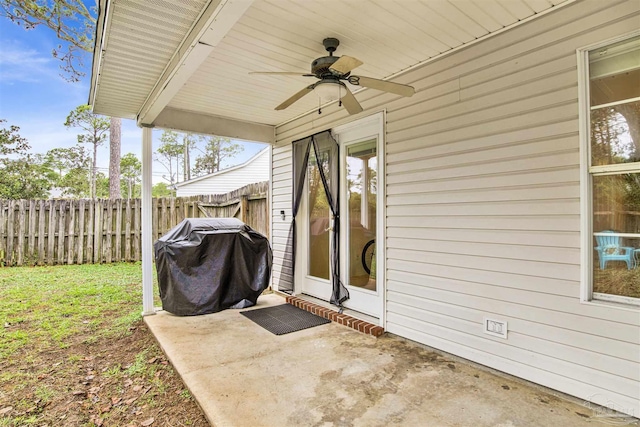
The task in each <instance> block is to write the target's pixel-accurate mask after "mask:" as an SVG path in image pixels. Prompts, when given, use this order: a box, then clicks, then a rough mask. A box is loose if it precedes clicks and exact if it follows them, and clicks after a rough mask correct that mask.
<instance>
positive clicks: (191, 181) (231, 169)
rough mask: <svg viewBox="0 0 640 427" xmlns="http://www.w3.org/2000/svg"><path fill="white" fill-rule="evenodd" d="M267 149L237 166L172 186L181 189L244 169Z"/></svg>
mask: <svg viewBox="0 0 640 427" xmlns="http://www.w3.org/2000/svg"><path fill="white" fill-rule="evenodd" d="M268 149H269V147H266V148H263V149H262V150H260V151H258V152H257V153H256V155H255V156H253V157H252V158H250V159H249V160H247V161H246V162H244V163H240V164H239V165H235V166H231V167H230V168H227V169H222V170H221V171H217V172H213V173H209V174H206V175H202V176H199V177H197V178H193V179H190V180H188V181H182V182H177V183H175V184H173V185H174V187H176V188H178V187H182V186H183V185H187V184H193V183H194V182H198V181H202V180H203V179H207V178H212V177H214V176H220V175H224V174H225V173H227V172H232V171H234V170H237V169H241V168H245V167H247V166H249V165H250V164H251V163H253V162H255V161H256V159H258V158H259V157H260V156H262V155H264V154H265V153H266V152H267V150H268Z"/></svg>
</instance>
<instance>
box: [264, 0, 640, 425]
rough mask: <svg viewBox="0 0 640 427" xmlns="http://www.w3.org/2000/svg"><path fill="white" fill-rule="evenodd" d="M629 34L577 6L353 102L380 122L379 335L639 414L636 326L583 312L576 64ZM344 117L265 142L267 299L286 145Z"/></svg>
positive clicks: (633, 4)
mask: <svg viewBox="0 0 640 427" xmlns="http://www.w3.org/2000/svg"><path fill="white" fill-rule="evenodd" d="M639 22H640V4H639V3H638V1H637V0H630V1H607V2H601V1H595V0H594V1H580V2H576V3H574V4H572V5H569V6H566V7H564V8H562V9H559V10H557V11H555V12H552V13H549V14H547V15H544V16H542V17H540V18H539V19H536V20H533V21H530V22H528V23H525V24H523V25H521V26H519V27H516V28H514V29H511V30H509V31H505V32H503V33H501V34H499V35H497V36H495V37H492V38H490V39H488V40H486V41H484V42H481V43H478V44H475V45H473V46H471V47H469V48H467V49H463V50H460V51H458V52H455V53H453V54H450V55H447V56H445V57H443V58H441V59H439V60H436V61H433V62H430V63H427V64H425V65H424V66H423V67H421V68H419V69H415V70H412V71H410V72H408V73H406V74H404V75H402V76H400V77H398V78H397V79H395V80H394V81H396V82H398V83H406V84H411V85H413V86H414V87H415V88H416V90H417V93H416V95H414V96H413V97H411V98H399V97H397V96H395V95H390V94H384V93H381V92H378V91H375V90H366V91H364V92H362V93H360V94H357V95H356V96H357V98H358V100H359V101H360V102H361V104H362V105H363V107H364V108H365V111H364V112H363V113H362V114H360V115H359V116H358V117H362V116H365V115H368V114H371V113H373V112H376V111H380V110H381V109H386V111H387V123H386V156H387V164H386V165H387V172H386V194H387V199H386V207H385V209H386V221H387V229H386V231H387V240H386V245H385V249H386V257H387V283H386V295H387V299H386V325H385V326H386V330H387V331H389V332H392V333H395V334H398V335H401V336H403V337H407V338H410V339H413V340H416V341H418V342H421V343H424V344H427V345H430V346H433V347H436V348H439V349H442V350H444V351H448V352H451V353H453V354H456V355H459V356H461V357H465V358H467V359H470V360H473V361H476V362H479V363H482V364H485V365H488V366H491V367H493V368H496V369H499V370H502V371H505V372H508V373H511V374H514V375H516V376H519V377H522V378H525V379H528V380H531V381H534V382H537V383H540V384H543V385H546V386H549V387H551V388H554V389H557V390H560V391H562V392H566V393H569V394H572V395H574V396H578V397H580V398H582V399H585V400H591V401H594V402H596V403H600V404H603V405H607V404H609V403H611V402H613V403H614V404H615V406H616V409H619V410H622V411H624V412H627V413H632V414H635V416H638V414H640V313H639V312H638V311H637V310H630V309H621V308H617V307H613V306H607V305H596V304H583V303H581V301H580V271H581V266H580V261H581V256H580V253H581V247H580V242H581V240H580V235H581V234H580V233H581V229H580V225H581V221H580V151H579V150H580V143H579V136H578V72H577V65H576V64H577V59H576V49H577V48H580V47H582V46H586V45H589V44H593V43H596V42H598V41H602V40H606V39H608V38H611V37H615V36H618V35H621V34H625V33H628V32H631V31H633V30H636V29H637V28H638V23H639ZM354 119H355V117H348V116H347V115H346V113H345V112H344V110H343V109H341V108H338V107H337V106H336V105H333V106H329V107H327V108H325V109H323V113H322V115H320V116H319V115H317V114H313V115H309V116H305V117H302V118H300V119H298V120H295V121H292V122H289V123H286V124H284V125H281V126H279V127H278V128H277V129H276V136H277V141H278V143H277V146H276V147H274V151H273V160H274V162H273V167H274V175H273V186H274V195H273V197H274V199H273V215H274V229H273V236H274V237H273V243H274V284H275V285H276V286H277V283H278V277H279V275H280V274H281V270H282V268H281V262H282V259H283V258H282V257H283V254H284V249H285V247H284V245H285V244H286V232H288V224H289V222H290V208H291V165H290V162H291V159H290V154H291V150H290V142H291V141H292V140H294V139H297V138H301V137H304V136H307V135H309V134H311V133H314V132H317V131H320V130H323V129H327V128H332V127H335V126H337V125H339V124H343V123H345V122H349V121H352V120H354ZM282 209H285V210H286V212H287V221H285V222H282V221H281V220H280V219H279V211H280V210H282ZM279 223H282V225H279ZM485 316H488V317H492V318H497V319H502V320H505V321H508V324H509V333H508V339H507V340H504V339H500V338H496V337H492V336H490V335H487V334H485V333H483V331H482V323H483V317H485Z"/></svg>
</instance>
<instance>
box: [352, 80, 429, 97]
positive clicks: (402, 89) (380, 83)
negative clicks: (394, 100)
mask: <svg viewBox="0 0 640 427" xmlns="http://www.w3.org/2000/svg"><path fill="white" fill-rule="evenodd" d="M347 81H348V82H349V83H351V84H353V85H359V86H364V87H369V88H371V89H378V90H382V91H384V92H391V93H395V94H396V95H400V96H412V95H413V94H414V93H416V90H415V89H414V88H413V86H409V85H402V84H399V83H392V82H387V81H385V80H379V79H372V78H371V77H364V76H350V77H349V78H348V79H347Z"/></svg>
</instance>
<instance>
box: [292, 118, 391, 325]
mask: <svg viewBox="0 0 640 427" xmlns="http://www.w3.org/2000/svg"><path fill="white" fill-rule="evenodd" d="M385 123H386V112H385V111H384V110H383V111H380V112H377V113H375V114H372V115H370V116H367V117H364V118H360V119H357V120H354V121H351V122H349V123H346V124H343V125H340V126H337V127H335V128H333V129H332V135H333V137H334V138H335V139H336V141H337V142H338V144H339V145H340V150H339V151H340V159H339V162H340V168H341V169H340V170H341V181H342V180H343V179H344V178H343V177H344V171H345V169H346V166H345V165H343V164H342V162H343V160H345V159H346V157H345V148H344V142H341V141H345V142H348V143H351V142H356V141H357V140H366V139H369V138H371V137H376V138H377V141H378V144H377V147H376V155H377V158H378V170H377V177H378V194H377V200H376V202H377V207H376V221H377V225H376V288H377V291H376V294H377V298H378V301H377V306H376V307H375V310H374V312H373V313H372V312H364V311H363V313H365V314H367V315H369V316H374V317H376V318H377V319H378V325H379V326H384V324H385V322H386V319H385V317H386V316H385V313H386V191H385V189H386V184H385V177H386V171H385V163H386V160H385V147H386V140H385ZM345 188H346V184H345V183H344V182H341V183H340V191H341V199H340V213H341V217H343V215H344V212H345V211H344V208H345V206H346V203H345V201H346V192H345V191H344V190H345ZM307 193H308V180H307V179H305V183H304V189H303V194H305V197H306V194H307ZM307 217H308V203H307V200H306V199H304V200H303V201H302V202H301V204H300V209H299V211H298V218H299V219H300V220H298V221H296V222H297V224H299V228H298V233H297V234H298V236H299V238H298V239H297V248H296V269H295V277H294V283H295V284H296V285H295V292H296V293H304V294H308V295H311V296H314V297H316V298H320V299H322V300H326V301H329V299H330V295H331V282H330V281H329V280H324V279H319V278H316V277H312V276H309V275H308V274H307V271H308V256H309V253H308V244H309V242H308V227H309V225H308V223H307V222H308V221H307V220H306V218H307ZM303 219H304V220H303ZM332 225H333V224H332ZM341 226H342V224H341ZM343 230H344V228H343ZM342 235H343V233H341V240H342V241H343V242H345V241H346V239H344V238H343V237H342ZM343 242H340V244H341V247H340V253H341V259H340V269H341V272H342V275H343V276H344V273H345V267H346V261H345V259H344V257H345V254H346V252H345V247H346V244H344V243H343ZM378 242H382V244H378ZM331 244H333V242H331ZM347 289H348V290H349V293H350V295H351V298H353V296H355V295H357V294H358V293H361V292H367V293H371V292H372V291H362V290H360V289H358V288H355V287H352V286H347ZM326 290H328V294H327V291H326ZM354 294H355V295H354ZM350 301H351V299H349V300H347V301H345V303H344V306H345V308H348V309H352V310H354V311H359V310H358V304H349V302H350Z"/></svg>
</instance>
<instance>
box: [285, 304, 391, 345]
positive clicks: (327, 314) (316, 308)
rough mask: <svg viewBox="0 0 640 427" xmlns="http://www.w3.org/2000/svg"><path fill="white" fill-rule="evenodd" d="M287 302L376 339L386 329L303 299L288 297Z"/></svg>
mask: <svg viewBox="0 0 640 427" xmlns="http://www.w3.org/2000/svg"><path fill="white" fill-rule="evenodd" d="M286 301H287V304H291V305H293V306H296V307H298V308H301V309H303V310H305V311H308V312H310V313H313V314H315V315H316V316H320V317H324V318H325V319H329V320H331V321H332V322H336V323H339V324H341V325H344V326H347V327H349V328H352V329H355V330H356V331H358V332H362V333H363V334H367V335H373V336H374V337H379V336H380V335H382V334H384V329H383V328H382V327H381V326H378V325H374V324H373V323H369V322H365V321H364V320H360V319H356V318H355V317H353V316H349V315H348V314H344V313H338V312H337V311H335V310H332V309H330V308H327V307H322V306H321V305H318V304H314V303H312V302H309V301H305V300H303V299H302V298H298V297H295V296H291V295H287V297H286Z"/></svg>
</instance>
